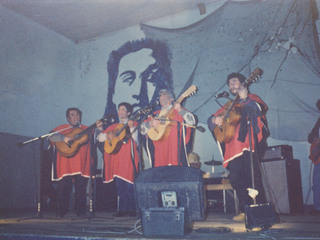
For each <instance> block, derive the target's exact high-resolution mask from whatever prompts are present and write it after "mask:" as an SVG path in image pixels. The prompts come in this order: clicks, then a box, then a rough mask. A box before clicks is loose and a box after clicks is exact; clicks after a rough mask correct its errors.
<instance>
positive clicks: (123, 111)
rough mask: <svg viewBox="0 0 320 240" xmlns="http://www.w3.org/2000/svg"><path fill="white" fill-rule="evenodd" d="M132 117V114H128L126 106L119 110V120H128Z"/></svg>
mask: <svg viewBox="0 0 320 240" xmlns="http://www.w3.org/2000/svg"><path fill="white" fill-rule="evenodd" d="M129 115H130V112H128V110H127V108H126V107H125V106H120V107H119V108H118V116H119V119H120V120H121V119H123V120H125V119H127V118H128V117H129Z"/></svg>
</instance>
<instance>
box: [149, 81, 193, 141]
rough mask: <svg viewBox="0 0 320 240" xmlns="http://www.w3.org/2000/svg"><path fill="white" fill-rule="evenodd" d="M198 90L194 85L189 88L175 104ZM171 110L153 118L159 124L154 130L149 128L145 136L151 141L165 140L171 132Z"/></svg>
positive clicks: (172, 108)
mask: <svg viewBox="0 0 320 240" xmlns="http://www.w3.org/2000/svg"><path fill="white" fill-rule="evenodd" d="M197 90H198V88H197V87H196V86H195V85H192V86H190V87H189V88H188V89H187V90H186V91H185V92H184V93H183V94H182V95H181V96H180V97H179V98H178V100H177V101H176V103H181V102H182V101H183V100H184V99H185V98H187V97H190V96H192V95H193V94H195V93H196V92H197ZM173 110H174V107H173V106H172V107H171V108H170V109H169V110H168V112H167V113H165V114H164V115H160V116H159V117H157V118H155V119H157V120H160V122H161V123H160V124H159V125H158V126H157V127H156V128H153V127H152V128H150V129H149V130H148V132H147V135H148V136H149V138H150V139H151V140H152V141H162V140H165V139H166V138H167V137H168V136H169V134H170V131H171V127H172V126H173V125H174V122H173V121H172V119H173Z"/></svg>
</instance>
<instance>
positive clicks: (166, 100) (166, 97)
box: [159, 92, 173, 108]
mask: <svg viewBox="0 0 320 240" xmlns="http://www.w3.org/2000/svg"><path fill="white" fill-rule="evenodd" d="M159 101H160V104H161V106H162V107H164V108H166V107H169V106H170V105H171V103H172V101H173V99H172V98H171V96H170V94H169V93H167V92H162V93H160V94H159Z"/></svg>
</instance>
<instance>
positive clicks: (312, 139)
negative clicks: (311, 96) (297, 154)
mask: <svg viewBox="0 0 320 240" xmlns="http://www.w3.org/2000/svg"><path fill="white" fill-rule="evenodd" d="M317 108H318V110H319V111H320V99H319V100H318V101H317ZM308 142H309V143H310V144H316V146H317V145H318V147H316V148H315V149H319V144H320V118H318V121H317V122H316V123H315V125H314V127H313V128H312V131H311V133H309V136H308ZM318 159H319V156H317V159H314V160H315V161H317V160H318ZM312 191H313V207H314V209H312V210H311V211H310V214H312V215H319V214H320V163H319V162H318V163H316V164H314V165H313V178H312Z"/></svg>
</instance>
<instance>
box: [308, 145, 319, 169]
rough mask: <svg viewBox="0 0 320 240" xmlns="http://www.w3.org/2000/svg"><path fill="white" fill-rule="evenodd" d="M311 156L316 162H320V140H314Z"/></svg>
mask: <svg viewBox="0 0 320 240" xmlns="http://www.w3.org/2000/svg"><path fill="white" fill-rule="evenodd" d="M309 158H310V159H311V161H312V162H313V163H314V164H318V163H320V142H318V141H317V142H314V143H312V144H311V146H310V155H309Z"/></svg>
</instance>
